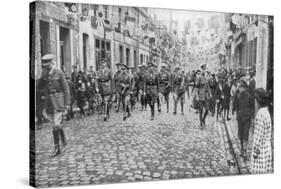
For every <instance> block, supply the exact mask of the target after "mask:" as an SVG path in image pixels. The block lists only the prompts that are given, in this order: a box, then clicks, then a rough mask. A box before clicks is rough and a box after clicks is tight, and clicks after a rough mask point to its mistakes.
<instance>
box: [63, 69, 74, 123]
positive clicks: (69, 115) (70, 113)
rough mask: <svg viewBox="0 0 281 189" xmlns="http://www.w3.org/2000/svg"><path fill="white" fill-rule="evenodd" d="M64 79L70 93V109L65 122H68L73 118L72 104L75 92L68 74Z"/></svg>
mask: <svg viewBox="0 0 281 189" xmlns="http://www.w3.org/2000/svg"><path fill="white" fill-rule="evenodd" d="M65 79H66V81H67V84H68V88H69V92H70V108H69V110H68V112H67V120H70V119H71V118H73V117H74V112H73V104H74V101H75V95H76V91H75V86H74V83H73V82H72V81H71V76H70V75H69V74H68V73H66V74H65Z"/></svg>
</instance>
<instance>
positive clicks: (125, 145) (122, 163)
mask: <svg viewBox="0 0 281 189" xmlns="http://www.w3.org/2000/svg"><path fill="white" fill-rule="evenodd" d="M171 102H172V101H170V103H171ZM189 103H190V102H188V103H187V104H185V115H184V116H183V115H180V114H177V115H172V113H166V111H165V107H163V111H162V112H163V113H161V114H160V115H159V114H156V117H155V120H153V121H150V119H149V118H150V112H149V110H147V111H140V107H136V109H135V110H134V111H133V113H132V117H130V118H129V119H127V120H126V121H123V120H122V112H120V113H115V112H114V111H112V112H111V117H110V119H109V121H108V122H103V119H102V116H101V115H92V116H89V117H85V118H75V119H73V120H71V121H68V122H65V131H66V135H67V139H68V145H67V147H66V148H65V149H64V153H63V154H62V155H60V156H58V157H55V158H52V159H51V158H50V154H51V153H52V151H53V148H54V145H53V138H52V135H51V127H50V126H49V125H48V124H45V125H44V126H43V128H42V129H41V130H37V131H36V137H35V140H36V168H35V170H36V180H37V183H36V185H37V186H38V187H47V186H62V185H78V184H100V183H116V182H132V181H151V180H167V179H180V178H191V177H203V176H220V175H229V174H232V173H231V170H230V169H229V167H228V164H227V155H226V154H227V152H226V150H225V144H224V140H223V136H222V135H223V134H224V133H223V132H222V129H223V127H222V126H221V125H220V124H216V122H215V120H214V119H213V117H209V116H208V118H207V120H206V123H207V128H206V129H205V130H203V131H202V130H200V129H199V120H198V117H199V116H198V114H195V112H194V110H193V109H191V108H189ZM171 104H172V103H171ZM171 106H172V105H171ZM172 108H173V107H171V110H170V112H172ZM179 108H180V107H179ZM164 112H165V113H164Z"/></svg>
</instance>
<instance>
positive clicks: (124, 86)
mask: <svg viewBox="0 0 281 189" xmlns="http://www.w3.org/2000/svg"><path fill="white" fill-rule="evenodd" d="M132 79H133V78H132V77H131V76H130V75H129V73H128V67H127V66H126V65H125V64H123V65H122V73H121V74H120V85H121V93H120V97H121V102H122V105H123V120H124V121H125V120H126V119H127V118H128V117H130V115H131V114H130V109H129V102H130V94H131V91H132V86H133V80H132Z"/></svg>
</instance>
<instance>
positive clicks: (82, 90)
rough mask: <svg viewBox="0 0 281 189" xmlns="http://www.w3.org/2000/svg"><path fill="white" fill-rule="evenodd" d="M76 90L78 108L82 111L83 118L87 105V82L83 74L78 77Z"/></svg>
mask: <svg viewBox="0 0 281 189" xmlns="http://www.w3.org/2000/svg"><path fill="white" fill-rule="evenodd" d="M76 90H77V92H76V93H77V95H76V102H77V106H78V108H79V109H80V114H81V116H82V117H84V116H85V111H84V106H85V105H86V82H85V80H84V79H83V76H82V74H81V73H80V74H79V75H78V76H77V81H76Z"/></svg>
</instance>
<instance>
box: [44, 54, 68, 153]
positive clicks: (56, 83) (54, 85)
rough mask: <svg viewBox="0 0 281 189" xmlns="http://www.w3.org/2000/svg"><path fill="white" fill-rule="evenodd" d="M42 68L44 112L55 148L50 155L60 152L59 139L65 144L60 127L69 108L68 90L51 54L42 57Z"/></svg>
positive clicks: (63, 134)
mask: <svg viewBox="0 0 281 189" xmlns="http://www.w3.org/2000/svg"><path fill="white" fill-rule="evenodd" d="M42 69H44V70H47V74H46V77H47V78H46V81H47V82H46V91H47V98H46V113H47V116H48V119H49V120H50V122H51V124H52V129H53V137H54V144H55V150H54V152H53V154H52V157H55V156H57V155H59V154H60V153H61V150H60V139H61V142H62V145H63V146H65V145H66V137H65V133H64V130H63V127H62V121H63V114H64V112H65V111H66V109H69V104H70V92H69V87H68V84H67V81H66V79H65V76H64V74H63V72H62V71H61V70H60V69H58V68H56V67H55V64H54V62H53V55H52V54H47V55H45V56H43V57H42Z"/></svg>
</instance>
